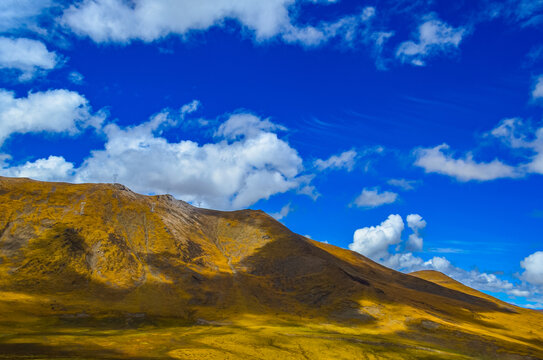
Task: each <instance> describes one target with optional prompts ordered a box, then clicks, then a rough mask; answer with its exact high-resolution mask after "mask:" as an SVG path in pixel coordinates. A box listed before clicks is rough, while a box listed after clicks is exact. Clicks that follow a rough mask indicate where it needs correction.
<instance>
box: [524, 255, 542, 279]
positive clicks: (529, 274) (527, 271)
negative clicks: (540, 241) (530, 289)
mask: <svg viewBox="0 0 543 360" xmlns="http://www.w3.org/2000/svg"><path fill="white" fill-rule="evenodd" d="M520 266H521V267H522V268H523V269H524V272H523V273H522V279H523V280H525V281H527V282H529V283H531V284H534V285H543V251H537V252H535V253H533V254H531V255H530V256H528V257H526V258H525V259H524V260H522V261H521V262H520Z"/></svg>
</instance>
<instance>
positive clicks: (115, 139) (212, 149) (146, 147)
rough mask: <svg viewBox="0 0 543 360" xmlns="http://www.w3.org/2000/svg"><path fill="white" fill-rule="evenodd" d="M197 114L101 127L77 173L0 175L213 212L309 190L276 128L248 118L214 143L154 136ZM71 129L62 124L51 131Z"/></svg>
mask: <svg viewBox="0 0 543 360" xmlns="http://www.w3.org/2000/svg"><path fill="white" fill-rule="evenodd" d="M197 107H198V102H192V103H191V104H188V105H187V106H184V107H182V108H181V110H180V111H179V112H178V113H176V112H172V111H163V112H160V113H158V114H156V115H154V116H153V117H151V118H150V120H149V121H147V122H145V123H142V124H140V125H137V126H130V127H120V126H118V125H116V124H108V125H106V126H104V127H103V132H104V134H105V136H106V143H105V145H104V149H103V150H94V151H92V152H91V154H90V156H89V157H88V158H87V159H85V161H84V162H83V164H82V165H81V166H79V167H77V168H75V167H74V166H73V165H72V164H70V163H68V164H66V162H65V161H62V160H64V159H62V158H56V157H50V158H49V159H39V160H37V161H34V162H29V163H26V164H24V165H22V166H15V167H9V166H8V164H6V161H5V159H4V164H3V169H2V173H3V174H8V175H13V176H32V177H35V178H37V179H43V180H54V179H57V180H70V181H75V182H111V181H112V180H113V179H114V178H115V180H116V181H118V182H121V183H123V184H126V185H127V186H129V187H130V188H132V189H133V190H135V191H138V192H143V193H172V194H174V195H175V196H176V197H178V198H181V199H183V200H185V201H190V202H193V203H198V204H199V205H201V206H205V207H212V208H218V209H239V208H244V207H247V206H249V205H252V204H254V203H255V202H257V201H259V200H261V199H267V198H269V197H270V196H272V195H274V194H277V193H283V192H286V191H289V190H300V191H302V190H303V189H304V188H307V187H311V185H310V184H309V182H310V181H311V177H310V176H307V175H304V174H302V171H303V166H302V159H301V158H300V156H299V155H298V153H297V151H296V150H295V149H294V148H292V147H290V146H289V144H288V143H287V142H286V141H284V140H281V139H279V138H278V136H277V134H276V133H274V132H272V131H271V130H270V129H277V128H278V127H277V126H276V125H273V124H271V123H270V122H269V121H268V120H261V119H259V118H258V117H256V116H255V115H252V114H234V115H231V116H230V117H229V118H228V120H226V122H224V123H223V124H222V125H221V127H220V129H221V130H220V131H218V132H217V136H218V137H219V138H218V139H217V140H218V141H217V142H211V143H205V144H198V143H196V142H194V141H190V140H182V141H179V142H170V141H169V140H167V139H166V138H165V137H163V136H161V135H160V134H162V132H164V131H166V130H168V129H170V130H171V127H173V126H176V125H178V124H180V123H181V121H180V120H182V119H183V118H184V116H185V115H186V114H188V113H190V112H192V111H194V110H195V109H196V108H197ZM23 115H24V114H18V116H19V117H22V116H23ZM240 119H245V120H246V121H241V122H240ZM247 119H249V120H247ZM0 123H1V122H0ZM240 124H243V126H241V127H240V126H239V125H240ZM247 124H252V127H253V128H252V129H251V128H249V126H248V125H247ZM40 125H41V126H42V128H44V127H45V125H43V124H41V123H40ZM49 125H51V124H49ZM76 129H77V128H76V127H75V126H74V124H73V122H69V121H67V122H65V123H62V124H61V125H59V126H58V129H57V130H64V131H70V130H76ZM240 129H241V130H240ZM36 130H37V129H36V126H35V127H34V131H36ZM312 189H313V191H314V188H312ZM313 194H314V192H313V193H312V194H309V193H308V195H313Z"/></svg>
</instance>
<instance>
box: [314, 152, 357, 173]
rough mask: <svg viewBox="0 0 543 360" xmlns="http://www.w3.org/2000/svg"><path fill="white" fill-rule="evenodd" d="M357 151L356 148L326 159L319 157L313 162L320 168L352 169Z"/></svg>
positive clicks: (321, 169)
mask: <svg viewBox="0 0 543 360" xmlns="http://www.w3.org/2000/svg"><path fill="white" fill-rule="evenodd" d="M357 155H358V154H357V152H356V151H355V150H347V151H344V152H342V153H341V154H338V155H332V156H330V157H329V158H328V159H326V160H322V159H317V160H315V162H314V163H313V164H314V165H315V167H316V168H317V169H318V170H320V171H323V170H327V169H331V170H339V169H346V170H347V171H351V170H352V169H353V167H354V164H355V162H356V157H357Z"/></svg>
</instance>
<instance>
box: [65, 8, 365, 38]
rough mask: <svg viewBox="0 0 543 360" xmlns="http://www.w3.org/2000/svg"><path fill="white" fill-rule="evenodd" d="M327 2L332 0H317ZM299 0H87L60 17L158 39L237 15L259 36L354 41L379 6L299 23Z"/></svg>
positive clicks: (96, 34)
mask: <svg viewBox="0 0 543 360" xmlns="http://www.w3.org/2000/svg"><path fill="white" fill-rule="evenodd" d="M312 2H313V3H316V4H317V3H319V4H327V3H333V1H312ZM295 3H296V0H241V1H240V0H208V1H204V2H203V1H199V0H184V1H177V2H172V1H169V0H135V1H133V2H131V3H127V2H125V1H122V0H84V1H82V2H79V3H77V4H74V5H71V6H70V7H69V8H67V9H66V10H65V12H64V14H63V16H62V19H61V22H62V23H63V24H64V25H66V26H68V27H70V28H71V29H72V30H73V31H74V32H75V33H76V34H79V35H81V36H89V37H90V38H91V39H93V40H94V41H96V42H120V43H128V42H130V41H132V40H142V41H145V42H151V41H155V40H158V39H161V38H164V37H166V36H168V35H180V36H183V37H185V36H187V35H189V34H190V33H191V32H193V31H205V30H207V29H209V28H211V27H214V26H225V24H226V23H227V21H228V20H234V21H236V22H237V23H238V24H240V25H241V27H242V29H244V30H245V31H248V32H250V33H251V34H254V37H255V39H256V41H265V40H269V39H272V38H275V37H279V38H281V39H282V40H283V41H285V42H288V43H301V44H302V45H304V46H315V45H319V44H321V43H323V42H325V41H328V40H329V39H331V38H334V37H340V38H342V39H343V40H345V41H349V42H350V41H352V40H353V39H355V38H356V37H357V36H358V35H359V32H360V29H359V28H360V27H361V26H362V25H364V24H365V23H367V22H369V21H370V19H371V18H372V17H373V15H374V14H375V9H374V8H372V7H366V8H364V9H363V10H362V12H361V14H359V15H350V16H345V17H343V18H340V19H339V20H337V21H335V22H329V23H320V24H318V25H316V26H311V25H304V26H297V25H295V24H294V19H292V17H291V15H292V13H295V12H291V11H289V10H290V9H291V7H292V6H293V5H294V4H295Z"/></svg>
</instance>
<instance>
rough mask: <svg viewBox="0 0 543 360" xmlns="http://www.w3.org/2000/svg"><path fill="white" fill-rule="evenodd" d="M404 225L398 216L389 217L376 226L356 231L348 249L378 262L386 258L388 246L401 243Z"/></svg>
mask: <svg viewBox="0 0 543 360" xmlns="http://www.w3.org/2000/svg"><path fill="white" fill-rule="evenodd" d="M403 229H404V223H403V220H402V217H401V216H400V215H389V217H388V218H387V219H386V220H385V221H383V222H382V223H381V224H380V225H378V226H370V227H364V228H361V229H358V230H356V231H355V232H354V236H353V242H352V243H351V244H349V249H351V250H353V251H356V252H358V253H360V254H362V255H364V256H367V257H369V258H370V259H373V260H376V261H379V260H383V259H385V258H388V256H389V252H388V248H389V246H390V245H394V244H398V243H399V242H400V241H401V235H402V231H403Z"/></svg>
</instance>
